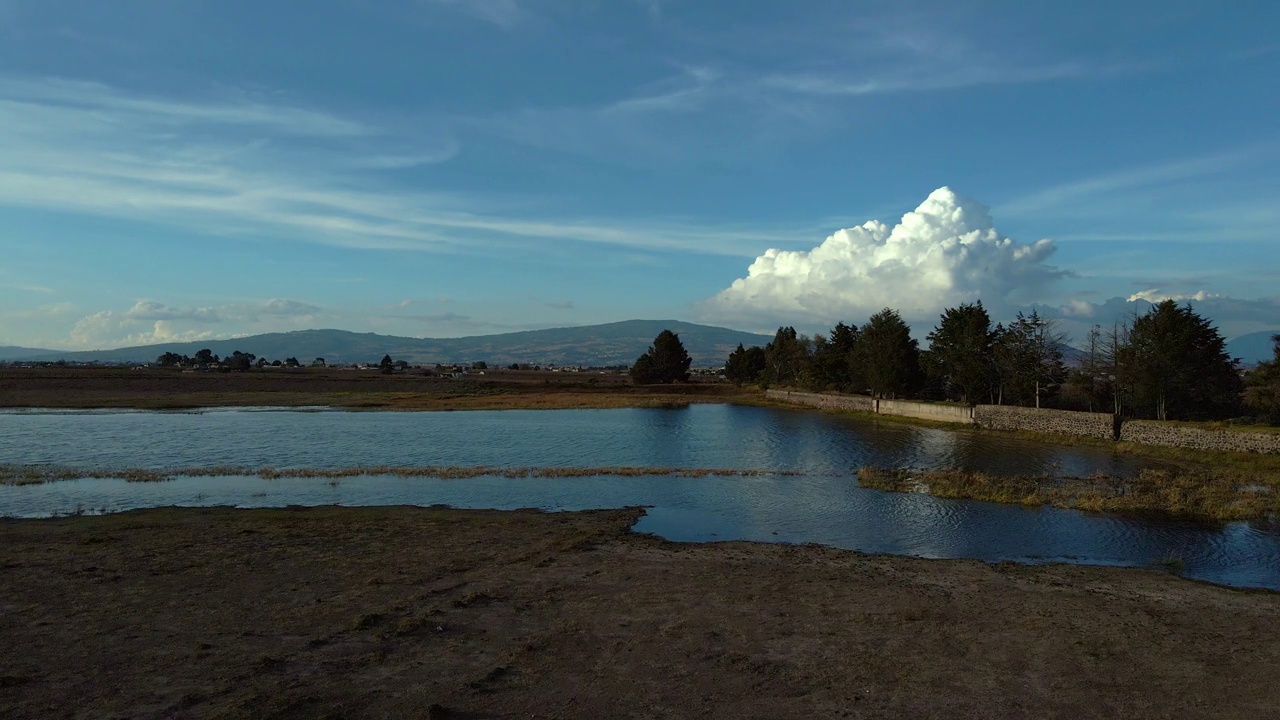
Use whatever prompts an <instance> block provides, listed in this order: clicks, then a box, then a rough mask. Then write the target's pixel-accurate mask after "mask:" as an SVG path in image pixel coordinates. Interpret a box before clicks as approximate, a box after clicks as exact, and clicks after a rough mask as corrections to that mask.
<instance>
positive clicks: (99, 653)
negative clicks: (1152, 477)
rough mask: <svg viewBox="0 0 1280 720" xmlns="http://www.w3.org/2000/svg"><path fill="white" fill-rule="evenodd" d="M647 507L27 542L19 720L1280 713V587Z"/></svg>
mask: <svg viewBox="0 0 1280 720" xmlns="http://www.w3.org/2000/svg"><path fill="white" fill-rule="evenodd" d="M640 512H641V511H639V510H622V511H602V512H589V513H559V514H544V513H539V512H535V511H518V512H499V511H466V510H451V509H444V508H427V509H422V508H315V509H306V510H303V509H280V510H231V509H200V510H193V509H186V510H178V509H162V510H147V511H139V512H132V513H126V514H121V515H114V516H107V517H80V518H64V519H55V520H7V521H3V522H0V717H4V718H36V717H40V718H45V717H47V718H63V717H65V718H191V717H234V718H239V717H255V718H257V717H262V718H506V717H512V718H514V717H520V718H528V717H535V718H542V717H548V718H549V717H565V718H612V717H619V718H685V717H709V718H826V717H907V718H1001V717H1034V718H1088V717H1097V718H1117V717H1124V718H1157V717H1160V718H1164V717H1178V718H1211V717H1212V718H1224V717H1258V718H1261V717H1280V685H1277V683H1276V677H1277V675H1280V635H1277V634H1276V632H1275V630H1276V628H1277V627H1280V595H1277V594H1274V593H1265V592H1245V591H1239V590H1230V589H1226V588H1221V587H1214V586H1209V585H1204V584H1200V583H1194V582H1189V581H1186V580H1182V579H1179V578H1177V577H1175V576H1171V575H1167V574H1163V573H1159V572H1155V571H1142V570H1129V569H1107V568H1086V567H1072V566H1050V567H1024V566H1016V565H994V566H993V565H986V564H983V563H979V562H971V561H930V560H917V559H911V558H900V557H887V556H865V555H861V554H858V553H853V552H847V551H839V550H833V549H825V548H819V547H814V546H784V545H759V544H748V543H727V544H703V545H693V544H688V545H686V544H673V543H668V542H665V541H662V540H658V539H655V538H652V537H648V536H643V535H638V534H634V533H631V532H630V531H629V530H628V528H629V526H630V525H631V524H632V522H633V521H634V520H635V519H636V517H637V516H638V514H639V513H640Z"/></svg>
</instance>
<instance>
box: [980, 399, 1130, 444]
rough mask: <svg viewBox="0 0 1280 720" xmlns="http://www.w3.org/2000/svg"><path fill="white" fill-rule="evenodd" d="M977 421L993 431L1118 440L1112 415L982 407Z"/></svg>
mask: <svg viewBox="0 0 1280 720" xmlns="http://www.w3.org/2000/svg"><path fill="white" fill-rule="evenodd" d="M973 421H974V422H976V423H977V424H978V425H979V426H980V427H984V428H991V429H992V430H1030V431H1032V432H1043V433H1057V434H1060V435H1076V436H1082V437H1092V438H1100V439H1102V440H1115V439H1116V435H1115V432H1116V430H1115V416H1114V415H1112V414H1110V413H1090V412H1072V411H1070V410H1048V409H1042V408H1026V407H1016V406H1013V405H978V406H976V407H974V408H973Z"/></svg>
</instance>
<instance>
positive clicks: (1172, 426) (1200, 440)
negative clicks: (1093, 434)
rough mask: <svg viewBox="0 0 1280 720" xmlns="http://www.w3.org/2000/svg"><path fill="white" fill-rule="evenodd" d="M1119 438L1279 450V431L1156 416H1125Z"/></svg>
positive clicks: (1237, 449) (1229, 448) (1200, 447)
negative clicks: (1234, 428) (1181, 422)
mask: <svg viewBox="0 0 1280 720" xmlns="http://www.w3.org/2000/svg"><path fill="white" fill-rule="evenodd" d="M1120 439H1121V440H1124V441H1127V442H1135V443H1142V444H1143V445H1164V446H1167V447H1183V448H1192V449H1194V450H1218V451H1224V452H1246V453H1249V452H1253V453H1269V454H1280V434H1273V433H1252V432H1235V431H1232V430H1210V429H1206V428H1198V427H1187V426H1182V425H1178V424H1176V423H1170V422H1157V421H1155V420H1126V421H1125V422H1124V425H1122V426H1121V427H1120Z"/></svg>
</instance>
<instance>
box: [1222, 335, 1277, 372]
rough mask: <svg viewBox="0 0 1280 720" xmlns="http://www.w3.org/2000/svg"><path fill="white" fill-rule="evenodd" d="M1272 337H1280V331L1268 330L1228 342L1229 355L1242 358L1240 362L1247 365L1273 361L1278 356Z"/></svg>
mask: <svg viewBox="0 0 1280 720" xmlns="http://www.w3.org/2000/svg"><path fill="white" fill-rule="evenodd" d="M1272 335H1280V330H1267V331H1265V332H1256V333H1249V334H1248V335H1241V336H1240V337H1238V338H1232V339H1231V340H1229V341H1227V354H1228V355H1230V356H1231V357H1235V358H1240V362H1242V363H1244V364H1245V365H1256V364H1258V363H1259V362H1260V361H1262V360H1271V359H1272V358H1274V357H1275V356H1276V355H1275V350H1273V348H1274V345H1272V343H1271V336H1272Z"/></svg>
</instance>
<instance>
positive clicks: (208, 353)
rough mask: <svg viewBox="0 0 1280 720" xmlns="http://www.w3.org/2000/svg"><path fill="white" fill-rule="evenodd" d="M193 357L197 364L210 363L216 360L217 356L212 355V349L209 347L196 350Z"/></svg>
mask: <svg viewBox="0 0 1280 720" xmlns="http://www.w3.org/2000/svg"><path fill="white" fill-rule="evenodd" d="M193 359H194V360H195V362H196V364H197V365H211V364H213V363H216V362H218V356H217V355H214V354H213V351H212V350H210V349H209V348H203V349H200V350H197V351H196V356H195V358H193Z"/></svg>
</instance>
